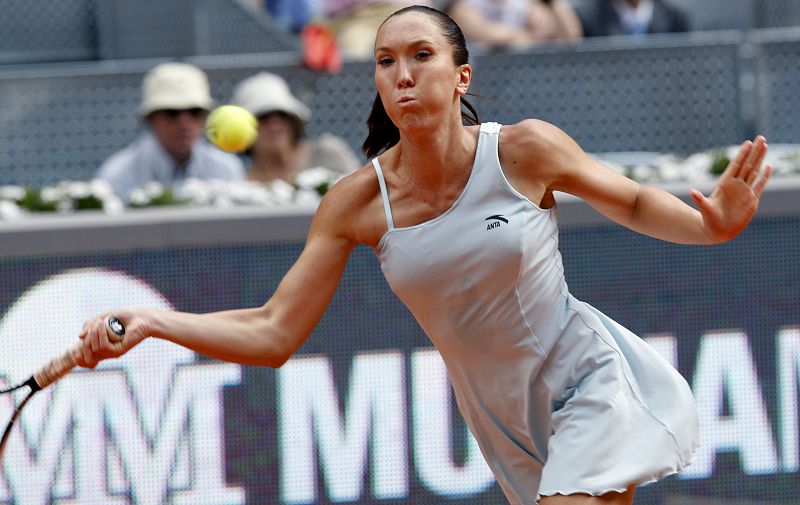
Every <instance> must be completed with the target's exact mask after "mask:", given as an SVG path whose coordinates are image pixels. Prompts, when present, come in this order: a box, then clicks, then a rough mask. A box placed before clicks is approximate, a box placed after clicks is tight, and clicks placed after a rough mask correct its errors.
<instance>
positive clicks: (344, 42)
mask: <svg viewBox="0 0 800 505" xmlns="http://www.w3.org/2000/svg"><path fill="white" fill-rule="evenodd" d="M317 1H318V2H319V6H320V11H321V13H322V14H323V15H324V16H325V18H326V19H327V21H328V22H329V23H330V25H331V28H332V29H333V31H334V33H336V39H337V42H338V43H339V48H340V49H341V51H342V54H344V55H345V56H349V57H354V58H370V57H372V53H373V49H374V46H375V34H376V33H377V32H378V28H379V27H380V25H381V23H383V21H384V20H385V19H386V18H387V17H388V16H389V14H391V13H393V12H394V11H396V10H398V9H401V8H403V7H406V6H408V5H412V4H418V5H428V6H431V2H430V1H429V0H417V1H408V0H317Z"/></svg>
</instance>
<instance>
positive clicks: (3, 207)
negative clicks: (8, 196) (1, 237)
mask: <svg viewBox="0 0 800 505" xmlns="http://www.w3.org/2000/svg"><path fill="white" fill-rule="evenodd" d="M23 214H25V212H24V211H23V210H22V209H20V208H19V206H17V204H15V203H14V202H9V201H6V200H0V220H8V221H10V220H13V219H18V218H19V217H21V216H22V215H23Z"/></svg>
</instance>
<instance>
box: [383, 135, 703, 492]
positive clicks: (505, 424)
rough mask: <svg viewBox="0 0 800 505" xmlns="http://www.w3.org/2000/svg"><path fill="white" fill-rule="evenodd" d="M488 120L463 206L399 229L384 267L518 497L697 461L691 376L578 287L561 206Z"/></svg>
mask: <svg viewBox="0 0 800 505" xmlns="http://www.w3.org/2000/svg"><path fill="white" fill-rule="evenodd" d="M499 132H500V125H499V124H497V123H485V124H483V125H481V129H480V135H479V139H478V147H477V152H476V156H475V164H474V166H473V168H472V173H471V175H470V178H469V180H468V182H467V184H466V186H465V188H464V190H463V192H462V194H461V196H460V197H459V198H458V200H456V202H455V203H454V204H453V206H452V207H451V208H450V209H448V210H447V211H446V212H444V213H443V214H442V215H440V216H439V217H436V218H434V219H431V220H430V221H427V222H424V223H421V224H418V225H415V226H409V227H407V228H395V227H394V223H393V220H392V211H391V206H390V204H389V199H388V194H387V190H386V184H385V182H384V179H383V174H382V172H381V168H380V164H379V163H378V160H377V158H376V159H374V160H373V165H374V167H375V170H376V172H377V174H378V180H379V182H380V186H381V195H382V198H383V203H384V210H385V213H386V221H387V225H388V231H387V232H386V234H385V235H384V236H383V237H382V238H381V240H380V242H379V244H378V258H379V260H380V263H381V269H382V270H383V273H384V275H385V276H386V279H387V281H388V282H389V285H390V286H391V288H392V290H393V291H394V292H395V293H396V294H397V295H398V296H399V297H400V298H401V299H402V300H403V302H404V303H405V304H406V305H407V306H408V308H409V309H410V310H411V312H412V313H413V314H414V316H415V318H416V319H417V321H418V322H419V324H420V325H421V327H422V328H423V330H424V331H425V332H426V333H427V335H428V336H429V338H430V339H431V341H432V342H433V343H434V345H435V346H436V348H437V349H438V350H439V352H440V354H441V355H442V358H443V359H444V362H445V363H446V365H447V370H448V373H449V377H450V380H451V382H452V385H453V389H454V391H455V397H456V401H457V403H458V406H459V409H460V411H461V413H462V415H463V416H464V418H465V419H466V422H467V424H468V425H469V427H470V429H471V430H472V433H473V435H474V436H475V438H476V439H477V441H478V445H479V446H480V448H481V451H482V453H483V456H484V457H485V459H486V461H487V463H488V465H489V467H490V468H491V469H492V471H493V472H494V475H495V477H496V479H497V481H498V483H499V484H500V486H501V487H502V489H503V491H504V493H505V495H506V497H507V498H508V500H509V501H510V502H511V503H512V504H533V503H536V501H537V500H538V499H539V497H540V496H550V495H554V494H573V493H589V494H593V495H600V494H603V493H606V492H609V491H624V490H625V489H626V487H627V486H628V485H630V484H632V483H638V484H644V483H647V482H652V481H653V480H656V479H658V478H660V477H663V476H666V475H669V474H672V473H675V472H677V471H678V470H680V469H681V468H683V467H684V466H685V465H687V464H688V463H689V461H690V459H691V456H692V453H693V451H694V448H695V447H696V445H697V442H698V427H697V415H696V412H695V407H694V401H693V398H692V393H691V391H690V389H689V386H688V385H687V384H686V381H684V379H683V378H682V377H681V376H680V374H678V372H677V371H676V370H675V369H674V368H672V366H671V365H670V364H669V363H668V362H667V361H666V360H664V359H663V358H661V356H659V355H658V354H657V353H656V352H655V351H654V350H653V349H652V348H651V347H649V346H648V345H647V344H646V343H645V342H644V341H642V340H641V339H640V338H639V337H637V336H636V335H634V334H633V333H631V332H630V331H628V330H626V329H625V328H623V327H622V326H620V325H619V324H617V323H616V322H614V321H613V320H611V319H610V318H608V317H607V316H605V315H604V314H602V313H601V312H599V311H598V310H597V309H595V308H593V307H591V306H590V305H588V304H586V303H584V302H581V301H579V300H577V299H575V298H574V297H573V296H572V295H570V293H569V291H568V289H567V285H566V282H565V280H564V271H563V265H562V262H561V255H560V253H559V251H558V230H557V226H556V215H555V211H554V210H551V209H542V208H540V207H538V206H537V205H536V204H534V203H533V202H531V201H530V200H528V199H527V198H525V197H524V196H523V195H522V194H520V193H519V192H518V191H516V190H515V189H514V188H513V187H512V186H511V185H510V184H509V182H508V181H507V179H506V178H505V176H504V175H503V171H502V169H501V167H500V162H499V158H498V154H497V152H498V151H497V148H498V137H499Z"/></svg>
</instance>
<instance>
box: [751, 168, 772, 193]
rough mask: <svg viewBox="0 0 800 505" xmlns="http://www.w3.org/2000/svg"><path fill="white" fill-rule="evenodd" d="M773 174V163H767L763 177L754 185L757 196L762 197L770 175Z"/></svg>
mask: <svg viewBox="0 0 800 505" xmlns="http://www.w3.org/2000/svg"><path fill="white" fill-rule="evenodd" d="M771 175H772V165H767V166H766V167H765V168H764V171H763V173H762V174H761V178H760V179H758V181H757V182H756V184H755V186H753V192H754V193H755V194H756V198H761V193H762V192H763V191H764V188H765V187H766V186H767V181H768V180H769V177H770V176H771Z"/></svg>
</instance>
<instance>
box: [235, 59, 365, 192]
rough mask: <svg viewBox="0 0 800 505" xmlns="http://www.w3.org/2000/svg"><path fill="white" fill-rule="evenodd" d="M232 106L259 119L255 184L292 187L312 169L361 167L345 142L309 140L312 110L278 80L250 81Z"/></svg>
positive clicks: (326, 137)
mask: <svg viewBox="0 0 800 505" xmlns="http://www.w3.org/2000/svg"><path fill="white" fill-rule="evenodd" d="M231 101H232V102H233V103H234V104H237V105H239V106H241V107H244V108H245V109H247V110H249V111H250V112H252V113H253V115H254V116H256V118H258V137H257V138H256V141H255V143H254V144H253V145H252V147H251V148H250V150H249V152H248V154H249V155H250V158H251V160H252V165H251V166H250V168H249V170H248V171H247V178H248V179H250V180H252V181H257V182H272V181H274V180H276V179H281V180H284V181H286V182H290V183H291V182H294V179H295V177H296V176H297V175H298V174H299V173H300V172H302V171H303V170H306V169H308V168H315V167H324V168H327V169H329V170H331V171H332V172H334V173H337V174H340V175H345V174H347V173H349V172H352V171H353V170H356V169H357V168H358V167H359V166H360V165H361V164H360V162H359V160H358V157H357V156H356V154H355V153H354V152H353V150H352V149H351V148H350V147H349V146H348V145H347V144H346V143H345V141H344V140H342V139H341V138H339V137H336V136H334V135H331V134H323V135H320V136H319V137H317V138H308V137H307V136H306V134H305V128H306V124H307V123H308V121H309V119H311V111H310V110H309V108H308V107H307V106H306V105H305V104H304V103H303V102H301V101H300V100H298V99H297V98H296V97H295V96H294V95H293V94H292V92H291V91H290V90H289V86H288V84H286V81H284V80H283V78H282V77H280V76H278V75H275V74H271V73H269V72H260V73H258V74H256V75H253V76H251V77H248V78H247V79H245V80H243V81H242V82H240V83H239V84H238V85H237V86H236V88H235V89H234V91H233V98H232V100H231Z"/></svg>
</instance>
